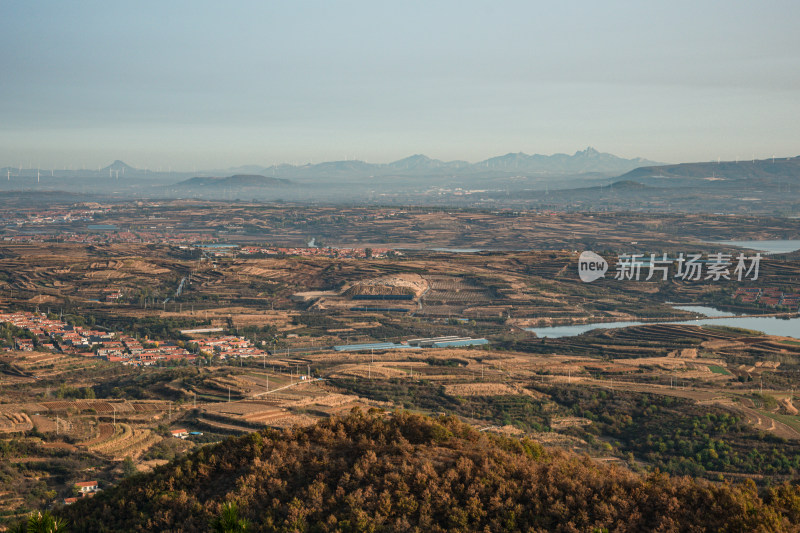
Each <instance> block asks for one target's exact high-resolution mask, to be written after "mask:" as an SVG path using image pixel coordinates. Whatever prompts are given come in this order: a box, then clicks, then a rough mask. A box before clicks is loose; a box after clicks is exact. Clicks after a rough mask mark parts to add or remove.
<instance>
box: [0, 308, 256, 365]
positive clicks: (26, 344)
mask: <svg viewBox="0 0 800 533" xmlns="http://www.w3.org/2000/svg"><path fill="white" fill-rule="evenodd" d="M0 322H5V323H9V324H13V325H14V326H16V327H18V328H21V329H24V330H25V331H28V332H30V333H32V334H33V335H34V336H35V337H36V343H34V341H33V340H32V339H30V338H27V337H18V338H15V339H14V349H16V350H22V351H33V350H34V347H35V344H38V347H39V349H40V350H50V351H59V352H62V353H70V354H74V355H82V356H85V357H100V358H102V359H105V360H107V361H110V362H114V363H121V364H124V365H135V366H150V365H154V364H156V363H158V362H160V361H161V362H169V361H176V360H187V361H189V362H193V361H194V360H195V359H196V357H197V355H196V354H195V353H192V352H191V351H189V350H187V349H186V348H185V347H183V346H179V345H177V344H174V343H170V342H159V341H147V340H145V341H144V342H140V341H139V340H138V339H136V338H134V337H131V336H129V335H124V334H120V333H114V332H106V331H97V330H93V329H91V328H83V327H79V326H71V325H69V324H67V323H66V322H62V321H61V320H57V319H55V320H54V319H50V318H48V317H47V315H45V314H43V313H27V312H18V313H0ZM196 343H197V347H198V350H197V351H198V352H199V353H200V354H204V355H208V356H212V355H217V356H219V358H220V359H229V358H236V357H262V356H265V355H267V352H265V351H263V350H261V349H258V348H256V347H255V346H253V345H252V344H251V343H250V341H249V340H247V339H245V338H243V337H236V336H233V335H229V336H224V337H216V338H202V339H199V340H197V341H196ZM9 349H11V348H9Z"/></svg>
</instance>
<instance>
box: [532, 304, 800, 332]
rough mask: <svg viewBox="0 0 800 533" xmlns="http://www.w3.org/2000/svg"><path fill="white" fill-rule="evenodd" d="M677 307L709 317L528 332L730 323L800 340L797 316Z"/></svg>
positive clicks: (799, 325) (595, 324)
mask: <svg viewBox="0 0 800 533" xmlns="http://www.w3.org/2000/svg"><path fill="white" fill-rule="evenodd" d="M675 308H676V309H683V310H685V311H694V312H697V313H702V314H704V315H706V316H707V318H698V319H696V320H682V321H661V322H658V321H656V322H637V321H631V322H626V321H621V322H601V323H594V324H575V325H571V326H552V327H546V328H525V330H526V331H532V332H533V333H536V336H537V337H548V338H551V339H555V338H559V337H573V336H575V335H580V334H582V333H586V332H587V331H592V330H595V329H614V328H627V327H629V326H641V325H645V324H646V325H652V324H684V325H690V326H729V327H734V328H745V329H752V330H756V331H763V332H764V333H766V334H767V335H780V336H782V337H794V338H796V339H800V317H793V318H789V319H785V318H777V317H774V316H740V317H733V318H714V317H715V316H717V317H719V316H727V317H730V315H731V314H732V313H727V312H724V311H720V310H719V309H714V308H713V307H706V306H680V305H676V306H675Z"/></svg>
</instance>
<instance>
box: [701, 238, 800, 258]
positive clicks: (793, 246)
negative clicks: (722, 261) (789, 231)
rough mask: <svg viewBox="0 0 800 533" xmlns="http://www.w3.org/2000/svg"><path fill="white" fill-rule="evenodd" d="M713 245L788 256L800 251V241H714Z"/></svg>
mask: <svg viewBox="0 0 800 533" xmlns="http://www.w3.org/2000/svg"><path fill="white" fill-rule="evenodd" d="M713 244H724V245H727V246H738V247H740V248H748V249H750V250H757V251H759V252H765V253H767V254H788V253H791V252H794V251H796V250H800V240H798V239H794V240H774V241H713Z"/></svg>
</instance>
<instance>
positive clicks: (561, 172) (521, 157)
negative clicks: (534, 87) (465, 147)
mask: <svg viewBox="0 0 800 533" xmlns="http://www.w3.org/2000/svg"><path fill="white" fill-rule="evenodd" d="M658 164H660V163H656V162H654V161H649V160H647V159H642V158H639V157H637V158H633V159H624V158H621V157H617V156H615V155H613V154H608V153H602V152H598V151H597V150H595V149H594V148H592V147H588V148H586V149H585V150H581V151H577V152H575V153H574V154H573V155H567V154H553V155H541V154H534V155H528V154H525V153H522V152H518V153H509V154H506V155H502V156H498V157H492V158H490V159H486V160H484V161H480V162H478V163H468V162H467V161H442V160H440V159H431V158H430V157H428V156H426V155H422V154H416V155H412V156H409V157H406V158H404V159H400V160H398V161H394V162H392V163H377V164H376V163H367V162H365V161H355V160H354V161H329V162H325V163H318V164H313V165H312V164H308V165H299V166H294V165H275V166H271V167H254V166H247V167H238V168H234V169H229V170H230V171H233V172H237V173H238V172H247V173H257V174H263V175H266V176H276V177H284V178H289V179H300V180H308V179H319V178H343V177H349V178H367V177H369V178H377V177H386V176H403V177H406V176H409V177H413V176H442V175H449V176H452V175H456V174H457V175H483V176H497V177H501V176H508V175H520V174H533V175H547V176H573V175H580V174H589V173H600V174H607V175H618V174H621V173H623V172H627V171H629V170H632V169H634V168H637V167H640V166H644V165H658Z"/></svg>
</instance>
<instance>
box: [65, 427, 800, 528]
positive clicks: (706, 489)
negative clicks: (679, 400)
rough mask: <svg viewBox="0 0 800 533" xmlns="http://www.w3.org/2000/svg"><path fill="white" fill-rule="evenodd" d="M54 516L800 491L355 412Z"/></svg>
mask: <svg viewBox="0 0 800 533" xmlns="http://www.w3.org/2000/svg"><path fill="white" fill-rule="evenodd" d="M58 515H59V516H61V517H63V518H65V519H67V520H68V521H69V523H70V528H71V529H72V530H74V531H166V530H170V531H208V530H209V529H213V528H215V529H216V530H238V531H242V530H247V531H426V532H436V531H604V530H608V531H709V530H712V531H796V530H798V526H797V524H798V523H800V491H798V487H796V486H794V485H782V486H780V487H776V488H773V489H770V490H768V491H767V492H764V493H762V494H758V493H757V491H756V489H755V485H754V484H752V483H749V482H746V483H743V484H741V485H735V486H734V485H729V484H713V483H711V482H707V481H702V480H690V479H689V478H676V477H669V476H667V475H665V474H658V473H656V474H649V475H645V476H640V475H637V474H634V473H633V472H630V471H628V470H626V469H624V468H620V467H615V466H598V465H597V464H596V463H593V462H592V461H590V460H589V459H588V458H582V457H577V456H575V455H570V454H567V453H565V452H560V451H551V450H545V449H543V448H542V447H541V446H540V445H538V444H536V443H534V442H532V441H530V440H527V439H523V440H516V439H509V438H505V437H498V436H494V435H490V434H487V433H481V432H479V431H477V430H475V429H473V428H471V427H470V426H467V425H466V424H463V423H462V422H459V421H458V420H457V419H455V418H452V417H447V418H439V419H432V418H427V417H423V416H419V415H412V414H407V413H398V414H394V415H385V414H383V413H379V412H371V413H366V414H365V413H362V412H354V413H351V414H350V415H348V416H346V417H343V418H332V419H329V420H326V421H324V422H321V423H318V424H316V425H314V426H311V427H307V428H303V429H294V430H288V431H282V432H280V431H275V430H267V431H262V432H259V433H253V434H250V435H246V436H244V437H240V438H237V439H229V440H226V441H224V442H222V443H220V444H217V445H214V446H211V447H206V448H203V449H200V450H198V451H196V452H194V453H192V454H190V455H188V456H185V457H183V458H181V459H180V460H177V461H174V462H172V463H170V464H168V465H165V466H163V467H159V468H157V469H156V470H155V471H154V472H152V473H150V474H145V475H137V476H134V477H132V478H128V479H126V480H125V481H123V482H122V483H121V484H120V485H119V486H118V487H116V488H113V489H110V490H107V491H105V492H103V493H101V494H99V495H98V496H96V497H95V498H91V499H87V500H82V501H80V502H78V503H76V504H74V505H72V506H69V507H67V508H64V509H62V510H61V511H59V512H58ZM226 523H227V524H236V527H238V529H230V528H229V529H225V526H224V524H226Z"/></svg>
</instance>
